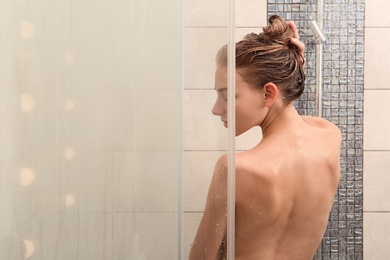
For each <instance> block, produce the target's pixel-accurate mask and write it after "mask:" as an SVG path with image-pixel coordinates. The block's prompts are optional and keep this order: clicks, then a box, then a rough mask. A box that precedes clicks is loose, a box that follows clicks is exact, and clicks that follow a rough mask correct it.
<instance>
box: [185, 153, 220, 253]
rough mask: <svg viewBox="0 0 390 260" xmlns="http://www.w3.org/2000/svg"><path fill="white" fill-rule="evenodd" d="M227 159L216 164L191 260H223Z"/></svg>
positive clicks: (193, 245)
mask: <svg viewBox="0 0 390 260" xmlns="http://www.w3.org/2000/svg"><path fill="white" fill-rule="evenodd" d="M226 201H227V157H226V156H222V157H221V158H220V159H219V160H218V161H217V163H216V166H215V169H214V174H213V177H212V180H211V183H210V188H209V192H208V195H207V202H206V207H205V210H204V214H203V217H202V220H201V222H200V224H199V227H198V231H197V233H196V236H195V240H194V242H193V244H192V248H191V252H190V258H189V259H190V260H201V259H202V260H216V259H223V257H224V256H223V255H222V254H223V252H226V250H224V246H225V244H224V243H225V241H224V238H225V234H226V213H227V208H226V207H227V204H226Z"/></svg>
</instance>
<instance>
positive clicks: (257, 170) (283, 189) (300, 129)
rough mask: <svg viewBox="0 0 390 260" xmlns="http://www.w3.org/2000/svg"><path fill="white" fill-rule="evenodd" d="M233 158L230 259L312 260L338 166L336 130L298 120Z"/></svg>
mask: <svg viewBox="0 0 390 260" xmlns="http://www.w3.org/2000/svg"><path fill="white" fill-rule="evenodd" d="M301 118H302V120H298V121H299V122H298V123H297V124H295V125H293V126H292V127H291V128H289V129H288V130H285V129H284V130H283V131H282V130H280V131H276V132H275V133H273V134H272V135H270V136H267V137H264V138H263V140H262V141H261V142H260V144H259V145H258V146H256V147H255V148H253V149H251V150H249V151H246V152H243V153H240V154H238V155H237V159H236V166H237V177H236V187H237V192H236V249H235V250H236V258H235V259H236V260H240V259H245V260H251V259H256V260H261V259H266V260H273V259H289V260H293V259H299V260H305V259H312V257H313V255H314V254H315V251H316V249H317V247H318V246H319V244H320V242H321V239H322V236H323V234H324V231H325V229H326V226H327V221H328V217H329V213H330V210H331V207H332V204H333V199H334V195H335V192H336V189H337V185H338V181H339V175H340V168H339V150H340V140H341V137H340V132H339V130H338V129H337V127H335V126H334V125H333V124H331V123H329V122H327V121H325V120H323V119H319V118H312V117H301Z"/></svg>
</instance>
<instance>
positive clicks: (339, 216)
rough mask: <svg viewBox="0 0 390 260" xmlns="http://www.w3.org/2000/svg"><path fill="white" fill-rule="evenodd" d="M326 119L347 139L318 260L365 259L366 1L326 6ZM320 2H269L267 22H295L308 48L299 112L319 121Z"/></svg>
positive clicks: (338, 0)
mask: <svg viewBox="0 0 390 260" xmlns="http://www.w3.org/2000/svg"><path fill="white" fill-rule="evenodd" d="M323 1H324V2H323V3H324V5H323V11H324V16H323V17H324V20H323V31H324V33H325V35H326V37H327V40H326V42H325V43H324V49H323V50H324V53H323V64H322V65H323V70H322V73H323V87H322V90H323V95H322V106H323V107H322V114H323V117H324V118H326V119H328V120H330V121H331V122H333V123H335V124H336V125H338V127H339V128H340V130H341V131H342V133H343V142H342V149H341V180H340V185H339V189H338V192H337V195H336V198H335V203H334V206H333V209H332V212H331V215H330V219H329V223H328V228H327V230H326V232H325V235H324V239H323V241H322V244H321V246H320V247H319V249H318V251H317V254H316V256H315V258H314V259H324V260H325V259H326V260H328V259H332V260H336V259H340V260H344V259H347V260H349V259H350V260H359V259H363V186H362V185H363V176H362V174H363V76H364V75H363V71H364V69H363V66H364V0H323ZM317 3H318V1H317V0H315V1H314V0H268V16H270V15H272V14H278V15H280V16H282V17H284V18H285V19H286V20H294V22H295V23H296V24H297V27H298V28H299V32H300V35H301V40H302V41H303V42H304V43H305V44H306V54H305V55H306V59H307V62H308V63H307V71H306V75H307V77H306V90H305V93H304V94H303V95H302V97H301V98H300V100H298V101H296V102H295V105H296V107H297V109H298V111H299V112H300V113H301V114H305V115H316V86H315V85H316V69H315V68H316V61H315V60H316V43H315V40H314V37H313V33H312V31H311V29H310V27H309V21H311V20H317Z"/></svg>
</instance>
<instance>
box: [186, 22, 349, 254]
mask: <svg viewBox="0 0 390 260" xmlns="http://www.w3.org/2000/svg"><path fill="white" fill-rule="evenodd" d="M303 50H304V45H303V44H302V43H301V42H299V38H298V35H297V32H296V28H295V25H294V24H293V23H290V26H289V25H288V24H287V23H286V22H285V21H284V20H283V19H282V18H280V17H278V16H272V17H270V19H269V25H268V26H266V27H264V28H263V32H262V33H260V34H254V33H252V34H248V35H246V36H245V37H244V39H243V40H242V41H240V42H238V43H237V44H236V100H235V103H236V126H235V127H236V135H237V136H238V135H241V134H242V133H245V132H246V131H248V130H249V129H251V128H252V127H256V126H260V128H261V131H262V135H263V138H262V140H261V141H260V143H259V144H257V145H256V146H255V147H254V148H252V149H250V150H248V151H245V152H241V153H237V155H236V216H235V219H236V226H235V240H236V241H235V252H236V255H235V259H236V260H240V259H245V260H251V259H254V260H261V259H265V260H272V259H288V260H294V259H297V260H298V259H299V260H305V259H307V260H309V259H310V260H311V259H312V257H313V255H314V254H315V252H316V249H317V247H318V245H319V244H320V242H321V239H322V236H323V234H324V231H325V229H326V225H327V222H328V217H329V213H330V210H331V207H332V204H333V199H334V195H335V192H336V189H337V185H338V181H339V176H340V167H339V165H340V163H339V150H340V142H341V135H340V131H339V130H338V128H337V127H336V126H335V125H333V124H332V123H330V122H328V121H326V120H324V119H321V118H317V117H307V116H300V115H299V114H298V113H297V111H296V109H295V108H294V106H293V105H292V101H293V100H295V99H297V98H298V97H299V96H300V95H301V94H302V92H303V90H304V72H303V70H304V59H303V56H302V54H303ZM226 75H227V48H226V46H224V47H222V48H221V50H220V51H219V52H218V54H217V69H216V72H215V90H216V91H217V94H218V98H217V101H216V103H215V105H214V107H213V109H212V112H213V114H214V115H216V116H219V117H220V118H221V120H222V122H223V123H224V125H225V127H227V125H228V123H229V122H227V102H226V101H227V87H226V86H227V79H226ZM226 185H227V157H226V156H222V157H221V158H220V159H219V160H218V161H217V163H216V166H215V170H214V175H213V178H212V181H211V184H210V188H209V193H208V197H207V202H206V207H205V211H204V215H203V217H202V220H201V223H200V225H199V228H198V232H197V234H196V237H195V240H194V243H193V246H192V248H191V253H190V259H212V260H214V259H225V258H226V247H225V234H226Z"/></svg>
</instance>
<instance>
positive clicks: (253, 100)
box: [212, 66, 266, 136]
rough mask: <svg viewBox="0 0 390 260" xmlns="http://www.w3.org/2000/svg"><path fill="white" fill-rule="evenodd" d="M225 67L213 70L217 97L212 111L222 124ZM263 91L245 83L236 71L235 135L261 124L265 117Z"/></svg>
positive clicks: (225, 87)
mask: <svg viewBox="0 0 390 260" xmlns="http://www.w3.org/2000/svg"><path fill="white" fill-rule="evenodd" d="M227 85H228V84H227V68H226V67H223V66H218V67H217V69H216V71H215V87H214V89H215V91H216V92H217V99H216V101H215V104H214V106H213V109H212V113H213V114H214V115H216V116H220V118H221V121H222V122H223V123H224V126H225V127H227V126H228V121H227V96H228V93H227ZM264 96H265V94H264V91H263V90H262V89H258V88H255V87H254V86H251V85H250V84H249V83H247V82H246V81H245V80H244V79H243V77H242V76H241V74H240V73H236V100H235V101H236V136H239V135H241V134H242V133H244V132H246V131H248V130H249V129H251V128H252V127H254V126H258V125H260V124H261V122H262V120H263V119H264V117H265V114H266V112H265V109H264V108H265V105H264Z"/></svg>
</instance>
